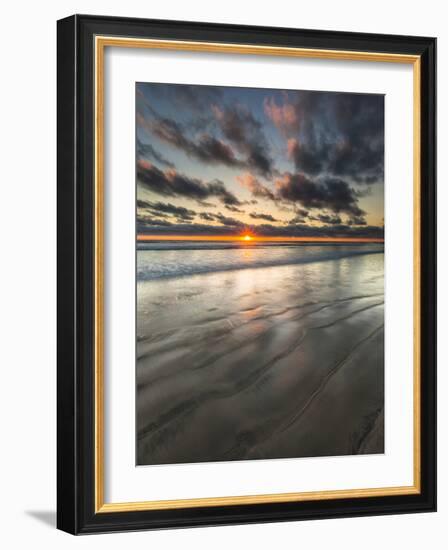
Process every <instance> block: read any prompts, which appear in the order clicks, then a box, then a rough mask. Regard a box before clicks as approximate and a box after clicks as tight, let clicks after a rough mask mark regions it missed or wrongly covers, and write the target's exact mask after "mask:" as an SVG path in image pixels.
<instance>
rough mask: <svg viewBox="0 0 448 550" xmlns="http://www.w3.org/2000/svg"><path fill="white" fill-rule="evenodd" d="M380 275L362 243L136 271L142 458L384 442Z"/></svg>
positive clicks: (337, 452)
mask: <svg viewBox="0 0 448 550" xmlns="http://www.w3.org/2000/svg"><path fill="white" fill-rule="evenodd" d="M139 253H140V252H138V254H139ZM190 258H191V255H190ZM218 260H219V259H218ZM218 260H216V262H218ZM214 261H215V260H214ZM219 261H220V260H219ZM251 261H253V258H252V259H251ZM249 265H250V264H249ZM383 278H384V255H383V254H379V253H370V254H368V253H366V254H359V255H346V256H345V257H337V256H336V257H334V258H330V259H327V260H326V261H321V262H318V261H311V262H307V261H305V262H301V263H292V264H286V263H285V264H281V263H277V264H276V265H270V266H267V265H258V266H257V267H256V268H252V269H251V268H246V269H233V270H231V269H228V270H220V271H209V272H206V273H195V274H191V275H189V274H186V275H183V276H174V277H171V278H169V277H168V278H165V279H156V280H144V279H139V281H138V284H137V305H138V310H137V366H136V391H137V411H136V413H137V414H136V418H137V434H136V437H137V464H139V465H143V464H170V463H187V462H190V463H191V462H214V461H222V460H245V459H271V458H299V457H309V456H316V457H317V456H342V455H352V454H376V453H383V452H384V284H383V283H384V281H383Z"/></svg>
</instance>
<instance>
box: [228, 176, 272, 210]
mask: <svg viewBox="0 0 448 550" xmlns="http://www.w3.org/2000/svg"><path fill="white" fill-rule="evenodd" d="M236 180H237V182H238V183H239V184H240V185H242V186H243V187H245V188H246V189H249V191H250V192H251V193H252V195H253V196H254V197H258V198H260V199H269V200H272V201H275V196H274V193H273V192H272V191H271V190H270V189H269V188H268V187H266V185H263V184H262V183H260V181H259V180H258V179H257V178H256V177H255V176H254V175H253V174H251V173H250V172H246V173H245V174H243V175H242V176H237V178H236ZM252 204H254V203H253V202H252Z"/></svg>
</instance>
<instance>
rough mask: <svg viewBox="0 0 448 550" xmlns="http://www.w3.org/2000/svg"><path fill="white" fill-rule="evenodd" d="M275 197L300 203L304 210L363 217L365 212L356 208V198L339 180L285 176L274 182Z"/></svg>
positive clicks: (301, 175) (346, 185)
mask: <svg viewBox="0 0 448 550" xmlns="http://www.w3.org/2000/svg"><path fill="white" fill-rule="evenodd" d="M276 188H277V195H278V197H279V198H280V199H282V200H284V201H288V202H291V203H300V204H301V206H303V207H305V208H324V209H327V210H330V211H332V212H334V213H336V214H338V213H340V212H344V213H346V214H349V215H352V216H357V217H363V216H364V214H365V212H364V211H363V210H362V209H361V208H360V207H359V206H358V201H359V199H358V197H357V196H356V193H355V192H354V190H353V189H352V188H351V187H350V186H349V185H348V183H347V182H345V181H343V180H339V179H330V178H328V179H324V180H322V181H314V180H311V179H309V178H308V177H307V176H305V175H304V174H289V173H287V174H285V175H284V176H283V177H282V178H279V179H278V180H277V181H276Z"/></svg>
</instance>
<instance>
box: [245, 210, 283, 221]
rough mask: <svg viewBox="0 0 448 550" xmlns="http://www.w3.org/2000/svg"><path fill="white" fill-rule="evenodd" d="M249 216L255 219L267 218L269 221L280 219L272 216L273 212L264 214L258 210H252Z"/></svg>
mask: <svg viewBox="0 0 448 550" xmlns="http://www.w3.org/2000/svg"><path fill="white" fill-rule="evenodd" d="M249 216H250V217H251V218H253V219H254V220H265V221H267V222H278V220H276V219H275V218H274V216H271V214H262V213H258V212H252V213H250V214H249Z"/></svg>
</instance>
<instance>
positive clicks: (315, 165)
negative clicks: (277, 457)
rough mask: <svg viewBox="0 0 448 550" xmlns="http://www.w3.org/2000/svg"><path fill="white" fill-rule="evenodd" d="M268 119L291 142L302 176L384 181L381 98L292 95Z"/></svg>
mask: <svg viewBox="0 0 448 550" xmlns="http://www.w3.org/2000/svg"><path fill="white" fill-rule="evenodd" d="M264 109H265V113H266V115H267V116H268V117H269V118H270V119H271V121H272V122H273V124H274V125H275V126H276V127H277V129H278V130H279V132H280V133H281V134H282V135H283V136H284V137H285V138H287V139H288V154H289V157H290V159H291V160H292V161H293V162H294V164H295V167H296V169H297V170H298V171H300V172H305V173H306V174H308V175H318V174H319V175H323V174H327V175H330V176H333V177H341V178H349V179H351V180H353V181H354V182H357V183H365V184H373V183H376V182H383V180H384V97H383V96H381V95H375V94H344V93H333V94H331V93H322V92H315V91H313V92H288V94H287V95H286V96H285V100H284V102H283V103H282V104H280V105H279V104H277V103H276V102H275V100H274V99H273V98H270V99H266V100H265V103H264Z"/></svg>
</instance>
